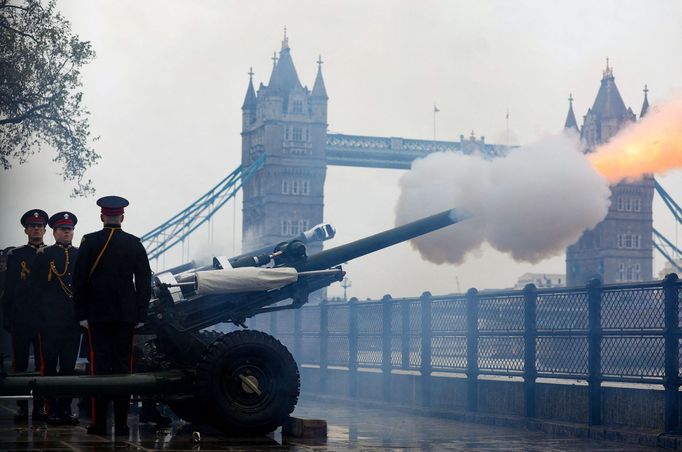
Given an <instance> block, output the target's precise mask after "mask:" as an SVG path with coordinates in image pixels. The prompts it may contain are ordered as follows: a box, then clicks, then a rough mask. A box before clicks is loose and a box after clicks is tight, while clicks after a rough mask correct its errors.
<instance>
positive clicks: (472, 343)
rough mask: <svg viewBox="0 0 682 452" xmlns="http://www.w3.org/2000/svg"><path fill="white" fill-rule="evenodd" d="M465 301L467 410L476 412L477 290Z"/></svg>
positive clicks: (471, 290) (470, 291) (469, 293)
mask: <svg viewBox="0 0 682 452" xmlns="http://www.w3.org/2000/svg"><path fill="white" fill-rule="evenodd" d="M466 299H467V372H466V373H467V409H468V410H469V411H478V303H479V299H478V290H476V289H469V290H468V291H467V294H466Z"/></svg>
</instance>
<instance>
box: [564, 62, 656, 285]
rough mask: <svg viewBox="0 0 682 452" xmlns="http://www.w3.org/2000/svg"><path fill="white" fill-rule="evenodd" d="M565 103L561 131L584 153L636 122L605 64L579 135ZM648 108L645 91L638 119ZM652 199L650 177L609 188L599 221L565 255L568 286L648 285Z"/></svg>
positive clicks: (652, 188)
mask: <svg viewBox="0 0 682 452" xmlns="http://www.w3.org/2000/svg"><path fill="white" fill-rule="evenodd" d="M569 102H570V103H569V110H568V115H567V117H566V123H565V128H567V129H575V130H576V131H578V132H579V133H580V138H581V141H582V143H583V145H584V146H585V152H588V153H589V152H592V151H593V150H594V148H595V147H596V146H597V145H599V144H601V143H606V142H607V141H608V140H609V139H610V138H611V137H612V136H614V135H615V134H616V133H617V132H618V131H619V130H620V129H621V128H622V127H624V126H626V125H627V124H630V123H633V122H635V121H636V120H637V118H636V116H635V114H634V113H633V112H632V109H630V108H626V107H625V103H624V102H623V99H622V98H621V96H620V93H619V92H618V88H617V87H616V83H615V78H614V76H613V68H611V67H609V65H608V61H607V64H606V69H605V70H604V72H603V77H602V80H601V86H600V87H599V92H598V93H597V97H596V99H595V100H594V104H593V105H592V108H590V109H589V110H588V111H587V114H586V115H585V116H584V120H583V125H582V127H581V128H580V129H579V128H578V124H577V122H576V120H575V115H574V113H573V97H572V96H571V98H569ZM648 108H649V102H648V99H647V89H646V87H645V89H644V103H643V105H642V110H641V113H640V118H642V117H643V116H644V115H646V113H647V110H648ZM653 196H654V179H653V176H651V175H647V176H645V177H644V178H643V179H642V180H640V181H637V182H633V183H624V182H622V183H619V184H616V185H613V186H611V206H610V207H609V211H608V214H607V216H606V218H605V219H604V221H602V222H601V223H599V224H598V225H597V226H595V227H594V229H592V230H590V231H586V232H585V233H583V235H582V236H581V237H580V239H579V240H578V242H577V243H575V244H573V245H571V246H569V247H568V249H567V250H566V282H567V285H568V286H582V285H585V284H587V283H588V281H589V280H590V279H592V278H599V279H600V280H601V281H602V282H603V283H606V284H610V283H620V282H630V281H648V280H651V279H652V277H653V274H652V273H653V270H652V266H653V238H652V231H653V217H652V201H653Z"/></svg>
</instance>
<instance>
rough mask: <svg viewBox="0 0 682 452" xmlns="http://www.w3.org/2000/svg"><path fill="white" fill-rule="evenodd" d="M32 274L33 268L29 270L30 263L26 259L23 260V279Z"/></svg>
mask: <svg viewBox="0 0 682 452" xmlns="http://www.w3.org/2000/svg"><path fill="white" fill-rule="evenodd" d="M30 274H31V270H29V268H28V265H27V264H26V261H21V280H22V281H25V280H26V278H28V275H30Z"/></svg>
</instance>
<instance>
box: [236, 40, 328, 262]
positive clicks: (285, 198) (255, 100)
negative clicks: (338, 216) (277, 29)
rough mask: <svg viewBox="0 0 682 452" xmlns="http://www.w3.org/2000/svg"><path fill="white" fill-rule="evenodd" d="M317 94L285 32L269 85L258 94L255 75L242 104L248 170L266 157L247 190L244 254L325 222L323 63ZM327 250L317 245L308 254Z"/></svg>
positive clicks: (319, 66) (244, 150)
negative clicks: (302, 73) (305, 80)
mask: <svg viewBox="0 0 682 452" xmlns="http://www.w3.org/2000/svg"><path fill="white" fill-rule="evenodd" d="M317 63H318V68H317V77H316V79H315V83H314V85H313V89H312V91H310V90H309V89H308V88H307V86H302V85H301V82H300V81H299V78H298V75H297V73H296V68H295V67H294V62H293V60H292V58H291V49H290V48H289V41H288V38H287V36H286V29H285V30H284V39H283V40H282V48H281V50H280V52H279V57H278V56H277V53H275V55H274V56H273V67H272V74H271V75H270V81H269V82H268V84H267V85H263V84H262V83H261V84H260V86H259V88H258V90H257V91H256V90H254V86H253V72H252V71H250V72H249V86H248V88H247V91H246V97H245V98H244V104H243V105H242V133H241V135H242V165H244V166H248V165H250V164H251V163H253V162H254V161H255V160H256V159H258V158H259V157H260V156H261V155H262V154H265V156H266V159H265V164H264V165H263V167H262V168H261V169H260V170H259V171H258V172H257V173H255V174H254V175H253V176H252V177H251V178H250V179H249V180H248V181H247V182H246V184H245V185H244V187H243V196H244V201H243V207H242V212H243V224H242V237H243V239H242V246H243V251H245V252H246V251H249V250H251V249H254V248H258V247H261V246H265V245H269V244H272V243H277V242H279V241H282V240H284V239H286V238H289V237H291V236H292V235H295V234H298V233H299V232H301V231H303V230H305V229H308V228H309V227H312V226H314V225H316V224H318V223H321V222H322V220H323V208H324V181H325V176H326V172H327V162H326V155H325V146H326V142H327V100H328V97H327V91H326V89H325V85H324V79H323V77H322V59H321V58H320V59H318V62H317ZM321 249H322V245H321V244H316V245H311V246H310V247H309V249H308V253H309V254H312V253H316V252H318V251H320V250H321Z"/></svg>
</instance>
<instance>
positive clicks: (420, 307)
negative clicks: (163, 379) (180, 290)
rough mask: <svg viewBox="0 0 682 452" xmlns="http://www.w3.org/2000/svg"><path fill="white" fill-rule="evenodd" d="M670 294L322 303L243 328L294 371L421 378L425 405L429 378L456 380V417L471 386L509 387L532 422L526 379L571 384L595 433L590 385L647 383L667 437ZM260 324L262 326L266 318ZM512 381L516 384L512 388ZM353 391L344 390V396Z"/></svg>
mask: <svg viewBox="0 0 682 452" xmlns="http://www.w3.org/2000/svg"><path fill="white" fill-rule="evenodd" d="M681 286H682V284H681V282H680V280H678V278H677V275H674V274H672V275H668V277H666V279H664V280H663V281H660V282H653V283H646V284H627V285H609V286H602V285H601V284H600V283H599V281H597V280H594V281H592V282H591V283H590V284H589V285H588V286H587V287H585V288H578V289H565V288H561V289H536V288H535V286H534V285H532V284H529V285H528V286H526V287H525V288H524V289H523V290H519V291H504V292H498V291H496V292H487V291H486V292H478V291H477V290H476V289H471V290H469V291H468V292H467V293H466V294H465V295H451V296H432V295H431V294H430V293H428V292H427V293H424V294H423V295H422V296H421V297H419V298H403V299H393V298H391V296H389V295H386V296H384V298H383V299H382V300H381V301H362V302H360V301H358V300H357V299H351V301H350V302H348V303H329V302H326V301H325V302H323V303H321V304H319V305H317V306H305V307H304V308H302V309H298V310H293V311H280V312H277V313H272V314H270V315H263V316H258V317H254V318H252V319H250V321H249V326H250V327H252V328H257V329H261V330H269V331H270V333H271V334H273V335H274V336H276V337H277V338H278V339H279V340H280V341H282V342H283V343H284V344H285V345H286V346H287V347H288V348H289V350H291V352H292V353H293V355H294V357H295V358H296V360H297V361H298V362H299V364H300V365H314V366H319V367H320V370H321V371H322V375H323V377H322V385H321V386H322V388H323V389H324V385H325V378H324V374H325V371H326V370H327V369H329V368H330V366H334V367H340V368H343V369H347V370H348V372H350V382H351V386H350V389H349V392H350V394H349V395H351V396H353V395H356V394H357V381H358V379H357V374H358V369H361V370H363V369H373V370H374V371H380V372H381V373H382V374H383V378H384V379H385V382H386V383H387V384H384V385H383V387H384V388H385V389H384V391H385V394H384V398H385V399H386V400H388V398H389V394H388V389H386V388H389V387H390V383H389V381H388V380H389V379H390V378H391V373H392V371H393V370H394V369H402V370H408V371H415V373H416V372H418V373H419V374H420V375H421V384H422V391H423V393H424V394H426V396H425V400H430V397H429V396H428V394H429V390H430V389H429V388H430V382H429V379H430V377H431V375H432V374H433V373H434V372H449V373H459V374H462V375H463V376H464V378H466V379H467V407H468V409H470V410H473V411H475V410H477V404H478V393H477V391H478V387H479V385H478V379H479V376H482V375H499V376H513V377H521V378H522V379H523V384H524V398H525V407H526V408H525V414H526V415H527V416H529V417H533V416H534V411H535V403H534V401H535V391H536V381H537V379H538V378H544V379H552V380H549V381H548V382H549V383H551V382H552V381H556V379H571V380H576V379H577V380H583V381H585V382H586V383H587V385H588V392H589V423H590V424H592V425H599V424H601V405H602V402H601V386H602V382H620V383H653V384H659V385H662V386H663V388H664V399H665V402H664V404H665V405H664V406H665V413H664V422H665V428H666V431H672V430H675V429H676V428H678V426H679V388H680V379H681V378H680V377H681V376H682V371H681V370H680V361H681V359H682V347H681V346H680V345H681V344H680V342H681V340H682V339H681V334H680V330H681V327H682V321H681V319H680V307H681V305H682V296H681V294H682V292H681V291H680V287H681ZM268 317H269V318H268ZM521 378H519V379H521ZM354 385H355V386H354Z"/></svg>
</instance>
